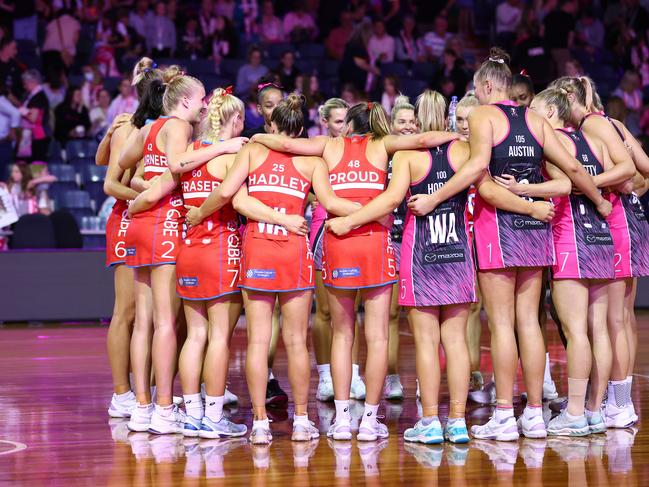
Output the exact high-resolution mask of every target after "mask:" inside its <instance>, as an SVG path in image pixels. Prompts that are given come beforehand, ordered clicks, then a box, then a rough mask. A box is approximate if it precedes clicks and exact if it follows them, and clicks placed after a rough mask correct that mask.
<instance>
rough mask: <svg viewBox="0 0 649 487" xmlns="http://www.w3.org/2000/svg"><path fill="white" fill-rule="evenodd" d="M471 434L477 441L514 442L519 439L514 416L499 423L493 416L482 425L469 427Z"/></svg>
mask: <svg viewBox="0 0 649 487" xmlns="http://www.w3.org/2000/svg"><path fill="white" fill-rule="evenodd" d="M471 434H472V435H473V436H474V437H476V438H478V439H479V440H496V441H516V440H518V438H519V434H518V427H517V426H516V419H514V416H509V417H508V418H506V419H505V420H503V421H501V422H499V421H497V420H496V416H495V415H494V416H492V417H491V418H489V421H487V423H485V424H483V425H480V426H479V425H473V426H471Z"/></svg>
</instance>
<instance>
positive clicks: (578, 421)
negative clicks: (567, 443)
mask: <svg viewBox="0 0 649 487" xmlns="http://www.w3.org/2000/svg"><path fill="white" fill-rule="evenodd" d="M548 434H550V435H556V436H586V435H589V434H590V428H589V427H588V421H587V420H586V416H584V415H583V414H582V415H581V416H576V417H574V418H568V410H567V409H564V410H563V411H561V414H560V415H559V416H557V417H556V418H554V419H553V420H551V421H550V423H549V424H548Z"/></svg>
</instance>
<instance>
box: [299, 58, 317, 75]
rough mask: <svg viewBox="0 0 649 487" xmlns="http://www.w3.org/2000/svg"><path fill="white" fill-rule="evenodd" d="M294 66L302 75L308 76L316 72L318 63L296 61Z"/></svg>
mask: <svg viewBox="0 0 649 487" xmlns="http://www.w3.org/2000/svg"><path fill="white" fill-rule="evenodd" d="M295 65H296V66H297V69H299V70H300V71H301V72H302V74H304V75H306V76H310V75H311V74H312V73H313V72H314V71H315V70H316V66H317V65H318V63H317V62H316V61H313V60H312V59H298V60H296V61H295Z"/></svg>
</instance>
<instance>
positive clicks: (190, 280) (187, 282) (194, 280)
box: [178, 277, 198, 287]
mask: <svg viewBox="0 0 649 487" xmlns="http://www.w3.org/2000/svg"><path fill="white" fill-rule="evenodd" d="M178 284H180V285H181V286H183V287H196V286H198V277H179V278H178Z"/></svg>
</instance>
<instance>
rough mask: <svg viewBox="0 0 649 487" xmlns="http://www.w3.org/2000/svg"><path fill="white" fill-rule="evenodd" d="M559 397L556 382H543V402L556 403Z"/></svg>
mask: <svg viewBox="0 0 649 487" xmlns="http://www.w3.org/2000/svg"><path fill="white" fill-rule="evenodd" d="M558 397H559V393H558V392H557V386H556V385H555V384H554V381H553V380H552V381H550V382H545V381H543V400H544V401H554V400H555V399H556V398H558Z"/></svg>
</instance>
